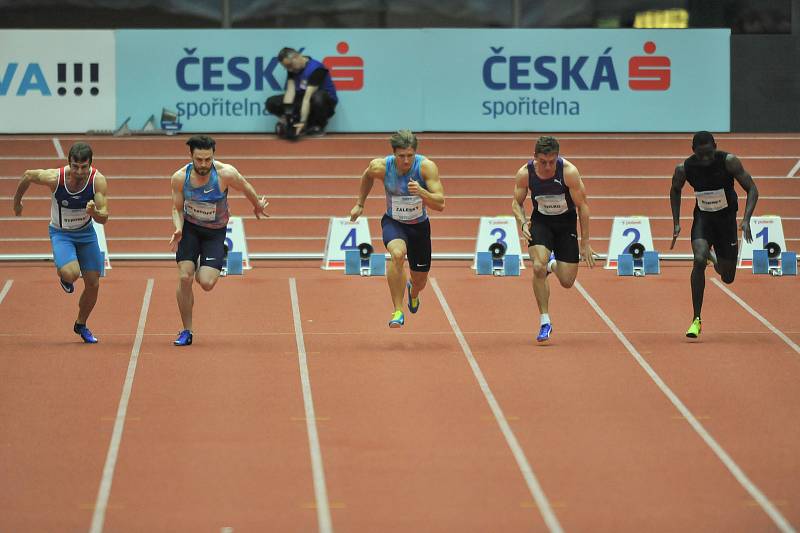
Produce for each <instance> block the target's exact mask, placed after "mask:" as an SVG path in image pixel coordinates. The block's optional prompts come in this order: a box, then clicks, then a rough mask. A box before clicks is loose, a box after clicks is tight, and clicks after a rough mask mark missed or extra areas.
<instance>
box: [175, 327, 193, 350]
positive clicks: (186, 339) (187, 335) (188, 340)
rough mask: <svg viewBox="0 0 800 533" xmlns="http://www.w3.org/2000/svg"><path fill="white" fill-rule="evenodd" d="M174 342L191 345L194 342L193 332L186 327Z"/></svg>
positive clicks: (179, 344) (178, 344)
mask: <svg viewBox="0 0 800 533" xmlns="http://www.w3.org/2000/svg"><path fill="white" fill-rule="evenodd" d="M172 344H174V345H175V346H189V345H190V344H192V332H191V331H189V330H188V329H185V330H183V331H181V332H180V333H178V338H177V339H175V340H174V341H173V342H172Z"/></svg>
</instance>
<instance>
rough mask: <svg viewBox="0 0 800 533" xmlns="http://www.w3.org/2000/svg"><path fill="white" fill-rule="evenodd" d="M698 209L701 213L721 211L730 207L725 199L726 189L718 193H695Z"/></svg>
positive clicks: (719, 190) (718, 190)
mask: <svg viewBox="0 0 800 533" xmlns="http://www.w3.org/2000/svg"><path fill="white" fill-rule="evenodd" d="M694 194H695V197H696V198H697V207H699V208H700V211H710V212H713V211H720V210H722V209H725V208H726V207H728V199H727V198H726V197H725V189H717V190H716V191H695V193H694Z"/></svg>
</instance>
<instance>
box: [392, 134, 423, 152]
mask: <svg viewBox="0 0 800 533" xmlns="http://www.w3.org/2000/svg"><path fill="white" fill-rule="evenodd" d="M389 144H391V145H392V150H397V149H398V148H413V149H414V151H416V150H417V136H416V135H414V132H412V131H411V130H399V131H396V132H395V133H394V134H392V136H391V137H389Z"/></svg>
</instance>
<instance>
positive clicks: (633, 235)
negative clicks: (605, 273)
mask: <svg viewBox="0 0 800 533" xmlns="http://www.w3.org/2000/svg"><path fill="white" fill-rule="evenodd" d="M635 242H639V243H642V245H644V249H645V250H654V248H653V235H652V233H650V219H649V218H647V217H638V216H637V217H614V224H613V225H612V226H611V238H610V239H609V240H608V257H607V258H606V268H610V269H613V268H617V256H618V255H619V254H622V253H626V252H627V251H628V247H629V246H630V245H631V244H633V243H635Z"/></svg>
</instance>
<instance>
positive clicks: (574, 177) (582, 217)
mask: <svg viewBox="0 0 800 533" xmlns="http://www.w3.org/2000/svg"><path fill="white" fill-rule="evenodd" d="M564 185H566V186H567V187H569V195H570V196H571V197H572V201H573V203H574V204H575V208H576V209H577V210H578V221H579V222H580V224H581V242H580V250H581V256H582V257H583V260H584V261H586V264H587V265H589V268H591V267H593V266H594V251H593V250H592V247H591V245H590V244H589V220H590V218H591V213H590V211H589V203H588V202H587V201H586V188H585V187H584V186H583V180H582V179H581V175H580V172H578V168H577V167H576V166H575V165H573V164H572V163H570V162H569V161H567V160H566V159H564Z"/></svg>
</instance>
